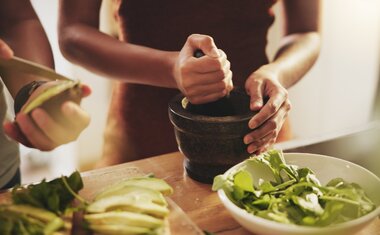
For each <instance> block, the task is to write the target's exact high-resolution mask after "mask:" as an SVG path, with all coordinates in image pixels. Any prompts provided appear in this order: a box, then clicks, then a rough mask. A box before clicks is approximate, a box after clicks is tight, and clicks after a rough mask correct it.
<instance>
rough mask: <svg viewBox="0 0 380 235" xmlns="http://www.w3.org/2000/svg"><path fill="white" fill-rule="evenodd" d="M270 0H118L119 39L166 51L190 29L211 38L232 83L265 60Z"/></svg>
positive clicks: (242, 79)
mask: <svg viewBox="0 0 380 235" xmlns="http://www.w3.org/2000/svg"><path fill="white" fill-rule="evenodd" d="M274 2H275V1H274V0H239V1H231V0H188V1H178V0H118V8H117V12H116V15H117V16H118V22H119V23H120V32H121V39H122V40H125V41H128V42H130V43H133V44H138V45H143V46H147V47H151V48H156V49H160V50H166V51H180V50H181V48H182V47H183V45H184V44H185V42H186V39H187V37H188V36H189V35H191V34H194V33H198V34H206V35H209V36H211V37H213V38H214V41H215V43H216V46H217V47H218V48H220V49H222V50H223V51H225V53H226V54H227V57H228V59H229V61H230V62H231V70H232V72H233V74H234V76H233V81H234V84H236V85H238V86H244V82H245V80H246V79H247V77H248V76H249V75H250V74H251V73H252V72H253V71H255V70H256V69H257V68H259V67H260V66H261V65H263V64H266V63H267V62H268V61H267V56H266V53H265V48H266V44H267V32H268V29H269V27H270V26H271V25H272V23H273V21H274V16H273V14H272V13H271V7H272V5H273V4H274Z"/></svg>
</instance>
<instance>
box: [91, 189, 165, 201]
mask: <svg viewBox="0 0 380 235" xmlns="http://www.w3.org/2000/svg"><path fill="white" fill-rule="evenodd" d="M122 195H129V196H135V197H146V198H148V199H150V200H151V201H152V202H154V203H157V204H160V205H164V206H167V202H166V200H165V198H164V196H163V195H162V193H160V192H159V191H156V190H153V189H150V188H145V187H141V186H136V185H125V186H124V187H117V188H115V189H114V190H108V191H105V192H103V193H101V194H99V195H98V196H96V198H95V201H97V200H100V199H102V198H106V197H110V196H122Z"/></svg>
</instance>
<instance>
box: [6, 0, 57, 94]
mask: <svg viewBox="0 0 380 235" xmlns="http://www.w3.org/2000/svg"><path fill="white" fill-rule="evenodd" d="M0 6H1V7H0V38H2V39H3V40H4V41H5V42H6V43H7V44H8V45H9V46H10V47H11V48H12V50H13V51H14V54H15V55H16V56H19V57H22V58H25V59H29V60H32V61H35V62H37V63H40V64H43V65H45V66H48V67H51V68H52V67H54V62H53V55H52V52H51V48H50V45H49V42H48V39H47V37H46V35H45V32H44V30H43V28H42V25H41V23H40V21H39V19H38V17H37V15H36V14H35V12H34V10H33V7H32V5H31V3H30V1H29V0H12V1H9V0H0ZM0 76H1V77H2V78H3V80H4V83H5V84H6V86H7V88H8V89H9V91H10V93H11V95H12V96H13V97H14V96H15V95H16V93H17V91H19V90H20V88H21V87H22V86H24V85H25V84H27V83H29V82H31V81H33V80H36V79H37V78H36V77H34V76H30V75H25V74H21V73H18V72H15V71H0ZM38 79H39V80H43V79H41V78H38Z"/></svg>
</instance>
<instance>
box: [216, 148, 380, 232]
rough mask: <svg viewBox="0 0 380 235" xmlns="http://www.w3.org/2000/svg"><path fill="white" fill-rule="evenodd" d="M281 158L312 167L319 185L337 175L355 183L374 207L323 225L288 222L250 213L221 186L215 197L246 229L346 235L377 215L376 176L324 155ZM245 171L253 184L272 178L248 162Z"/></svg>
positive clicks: (379, 198) (379, 207)
mask: <svg viewBox="0 0 380 235" xmlns="http://www.w3.org/2000/svg"><path fill="white" fill-rule="evenodd" d="M284 157H285V161H286V162H287V163H288V164H292V165H297V166H300V167H308V168H310V169H312V170H313V171H314V173H315V174H316V176H317V178H318V179H319V180H320V182H321V184H322V185H325V184H327V183H328V181H330V180H331V179H333V178H337V177H341V178H343V179H344V180H346V181H347V182H355V183H358V184H359V185H360V186H361V187H362V188H363V189H364V191H365V192H366V193H367V195H368V197H369V198H370V199H371V200H372V201H373V202H374V203H375V204H376V205H377V208H376V209H375V210H374V211H372V212H371V213H369V214H367V215H365V216H362V217H360V218H357V219H354V220H351V221H348V222H345V223H341V224H337V225H331V226H327V227H307V226H300V225H289V224H281V223H278V222H274V221H271V220H267V219H264V218H261V217H258V216H255V215H253V214H250V213H248V212H247V211H245V210H244V209H241V208H239V207H238V206H236V205H235V204H234V203H233V202H231V201H230V200H229V199H228V197H227V196H226V194H225V193H224V191H223V190H222V189H220V190H218V195H219V198H220V200H221V201H222V203H223V204H224V206H225V207H226V209H227V210H228V211H229V212H230V213H231V215H232V217H234V218H235V220H236V221H237V222H238V223H239V224H241V225H242V226H243V227H244V228H246V229H247V230H249V231H251V232H253V233H255V234H260V235H261V234H263V235H330V234H332V235H340V234H342V235H349V234H355V233H356V232H357V231H359V230H361V229H362V228H364V227H365V226H366V225H368V224H369V223H371V222H372V220H374V219H375V218H376V217H377V216H379V215H380V179H379V178H378V177H377V176H376V175H375V174H373V173H372V172H370V171H368V170H367V169H365V168H363V167H361V166H358V165H356V164H354V163H351V162H348V161H344V160H341V159H338V158H334V157H328V156H324V155H317V154H308V153H284ZM243 166H244V167H246V166H245V162H242V163H239V164H237V165H235V166H233V167H232V168H230V169H229V170H228V171H226V173H224V174H225V175H229V174H230V173H231V172H235V171H236V170H238V169H240V168H241V167H243ZM246 170H248V171H249V172H250V173H251V174H252V177H253V178H254V181H255V180H256V181H255V184H257V180H258V179H259V178H262V179H264V180H269V179H272V175H271V173H270V171H269V170H268V169H265V168H264V167H257V169H254V167H251V165H250V166H249V167H247V168H246Z"/></svg>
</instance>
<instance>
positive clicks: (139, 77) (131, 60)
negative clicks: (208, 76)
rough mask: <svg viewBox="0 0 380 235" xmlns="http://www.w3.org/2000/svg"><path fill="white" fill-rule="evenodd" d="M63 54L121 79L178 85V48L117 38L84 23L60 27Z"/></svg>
mask: <svg viewBox="0 0 380 235" xmlns="http://www.w3.org/2000/svg"><path fill="white" fill-rule="evenodd" d="M59 34H60V35H59V38H60V48H61V51H62V52H63V54H64V56H65V57H66V58H67V59H68V60H70V61H71V62H73V63H75V64H78V65H80V66H82V67H84V68H86V69H88V70H90V71H92V72H95V73H97V74H101V75H104V76H106V77H109V78H113V79H117V80H120V81H125V82H130V83H137V84H146V85H153V86H160V87H169V88H174V87H176V83H175V80H174V78H173V66H174V64H175V60H176V58H177V56H178V52H166V51H160V50H156V49H151V48H147V47H143V46H138V45H133V44H130V43H125V42H121V41H118V40H117V39H114V38H112V37H110V36H108V35H106V34H103V33H101V32H99V31H98V30H97V29H96V28H93V27H91V26H87V25H85V24H74V25H72V26H65V27H60V32H59Z"/></svg>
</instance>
